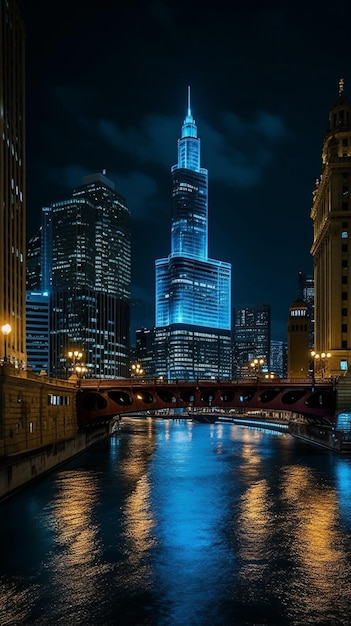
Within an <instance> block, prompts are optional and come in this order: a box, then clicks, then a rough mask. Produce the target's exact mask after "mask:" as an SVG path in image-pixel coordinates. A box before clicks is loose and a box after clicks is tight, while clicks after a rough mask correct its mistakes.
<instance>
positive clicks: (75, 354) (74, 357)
mask: <svg viewBox="0 0 351 626" xmlns="http://www.w3.org/2000/svg"><path fill="white" fill-rule="evenodd" d="M67 356H68V358H69V359H71V361H72V375H73V374H75V373H76V368H77V365H76V363H77V361H80V359H81V358H82V356H83V352H80V350H70V351H69V352H67Z"/></svg>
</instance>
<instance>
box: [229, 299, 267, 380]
mask: <svg viewBox="0 0 351 626" xmlns="http://www.w3.org/2000/svg"><path fill="white" fill-rule="evenodd" d="M270 345H271V308H270V306H269V305H268V304H260V305H256V306H252V307H242V308H238V309H234V311H233V378H234V379H237V378H245V377H246V376H249V375H250V372H251V363H252V362H253V361H254V359H260V360H261V359H262V360H263V363H262V366H263V369H264V370H265V371H268V370H269V369H270Z"/></svg>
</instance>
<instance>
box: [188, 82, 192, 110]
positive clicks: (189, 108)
mask: <svg viewBox="0 0 351 626" xmlns="http://www.w3.org/2000/svg"><path fill="white" fill-rule="evenodd" d="M188 117H191V106H190V85H188Z"/></svg>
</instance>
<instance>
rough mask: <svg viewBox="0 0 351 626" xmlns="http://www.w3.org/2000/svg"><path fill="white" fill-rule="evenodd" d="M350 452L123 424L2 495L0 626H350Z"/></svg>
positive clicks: (195, 428) (273, 436)
mask: <svg viewBox="0 0 351 626" xmlns="http://www.w3.org/2000/svg"><path fill="white" fill-rule="evenodd" d="M350 485H351V459H350V458H348V457H338V456H335V455H332V454H331V453H328V452H325V451H318V450H313V449H311V448H308V447H306V446H303V445H301V444H299V443H297V442H295V441H294V440H293V439H292V438H291V437H289V435H286V434H279V433H265V432H264V431H259V430H251V429H250V430H249V429H246V428H242V427H240V426H237V425H233V424H215V425H201V424H193V423H192V422H190V421H182V420H179V421H178V420H152V419H145V420H143V419H141V420H126V421H125V422H124V424H123V426H122V429H121V431H120V433H119V434H116V435H114V436H113V437H112V439H111V440H110V441H108V442H105V443H104V444H101V445H100V446H98V447H97V448H95V449H94V450H91V451H90V452H88V453H86V454H84V455H82V456H81V457H79V458H77V459H75V460H74V461H72V462H71V463H69V464H67V465H65V466H64V467H62V468H61V469H59V470H58V471H56V472H54V473H52V474H50V475H48V476H46V477H45V478H43V479H42V480H40V481H38V482H37V483H36V484H35V485H32V486H31V487H29V488H27V489H26V490H23V491H22V493H20V494H18V495H16V496H15V497H13V498H11V499H9V500H7V501H5V502H4V503H2V504H1V505H0V554H1V560H0V588H1V599H2V602H1V604H0V623H1V624H2V626H3V625H7V626H10V625H11V626H12V625H16V626H17V625H20V624H37V625H40V626H41V625H44V624H50V625H54V626H56V625H57V626H60V625H61V624H62V625H73V624H74V625H80V624H82V625H84V626H89V625H97V624H103V625H109V624H111V625H112V624H119V625H126V626H127V625H134V626H143V625H145V626H151V625H155V626H177V625H179V626H183V625H184V626H207V625H208V626H213V625H216V626H217V625H218V626H221V625H223V626H227V625H229V624H234V625H252V626H253V625H255V626H260V625H269V624H272V625H277V626H278V625H279V626H284V625H287V626H288V625H289V626H290V625H291V626H302V625H304V626H305V625H310V624H311V625H312V624H318V625H319V624H321V625H330V626H332V625H333V626H336V625H337V624H339V625H346V624H349V623H350V621H349V615H350V611H351V584H350V581H351V566H350V563H351V548H350V535H351V517H350V514H351V509H350V495H349V494H350Z"/></svg>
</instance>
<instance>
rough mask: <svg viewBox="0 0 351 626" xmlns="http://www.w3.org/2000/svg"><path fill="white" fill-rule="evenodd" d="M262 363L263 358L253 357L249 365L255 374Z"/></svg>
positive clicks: (259, 369) (257, 373) (258, 371)
mask: <svg viewBox="0 0 351 626" xmlns="http://www.w3.org/2000/svg"><path fill="white" fill-rule="evenodd" d="M263 364H264V359H254V360H253V361H251V363H250V367H252V369H253V371H254V372H255V375H256V376H258V375H259V373H260V371H261V367H262V365H263Z"/></svg>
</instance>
